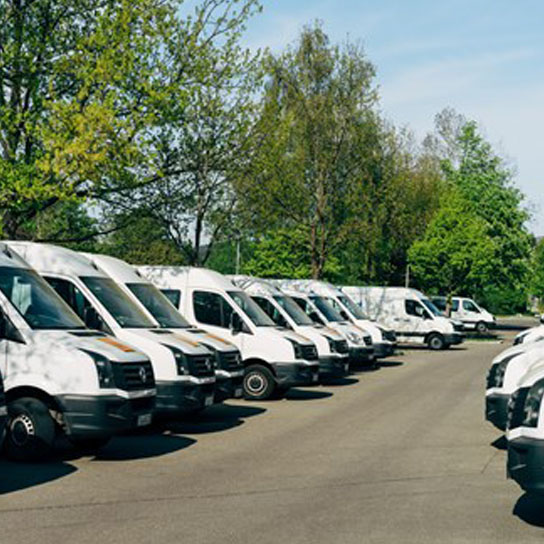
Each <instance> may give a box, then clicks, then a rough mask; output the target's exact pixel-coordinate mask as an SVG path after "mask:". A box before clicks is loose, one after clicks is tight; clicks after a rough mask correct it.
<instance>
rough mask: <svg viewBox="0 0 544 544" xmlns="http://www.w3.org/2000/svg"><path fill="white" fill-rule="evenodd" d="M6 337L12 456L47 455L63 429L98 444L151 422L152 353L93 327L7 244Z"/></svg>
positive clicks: (1, 367) (1, 261) (1, 338)
mask: <svg viewBox="0 0 544 544" xmlns="http://www.w3.org/2000/svg"><path fill="white" fill-rule="evenodd" d="M0 343H1V344H2V345H3V347H2V352H3V354H4V356H3V358H2V360H1V361H0V373H1V374H2V376H3V377H4V387H5V395H6V400H7V403H8V411H9V421H8V428H7V436H6V439H5V443H4V447H5V450H6V452H7V455H8V456H9V457H11V458H13V459H20V460H38V459H40V458H42V457H44V456H45V455H47V453H48V452H49V451H50V450H51V448H52V447H53V443H54V440H55V436H56V434H57V433H58V432H62V433H64V434H66V435H67V437H68V438H69V439H70V440H71V441H72V442H74V443H75V444H78V445H82V446H84V447H92V448H97V447H99V446H101V445H104V444H105V443H106V442H107V441H108V440H109V438H110V437H111V436H112V435H114V434H115V433H117V432H119V431H124V430H128V429H133V428H135V427H139V426H144V425H149V424H150V423H151V417H152V412H153V409H154V403H155V393H156V391H155V380H154V377H153V369H152V367H151V364H150V362H149V359H148V358H147V357H146V356H145V355H143V354H142V353H140V352H138V351H136V350H135V349H134V348H133V347H131V346H130V345H129V344H125V343H124V342H118V341H116V340H115V339H113V338H111V337H110V336H108V335H106V334H104V333H102V332H98V331H94V330H88V329H87V328H86V327H85V325H84V323H83V322H82V321H81V320H80V319H79V317H78V316H77V315H76V314H75V313H74V312H73V311H72V310H71V309H70V308H69V307H68V306H67V305H66V304H65V303H64V302H63V300H62V299H61V298H60V297H59V296H58V295H57V294H56V293H55V292H54V291H53V289H51V287H50V286H49V285H48V284H47V283H46V282H45V281H44V280H43V279H42V278H41V277H40V276H39V275H38V274H37V273H36V272H35V271H34V270H32V269H31V267H30V265H29V264H28V263H26V262H25V261H24V260H23V259H22V258H21V257H20V256H19V255H17V254H16V252H15V251H13V249H11V248H9V247H8V246H7V245H6V244H4V243H1V244H0Z"/></svg>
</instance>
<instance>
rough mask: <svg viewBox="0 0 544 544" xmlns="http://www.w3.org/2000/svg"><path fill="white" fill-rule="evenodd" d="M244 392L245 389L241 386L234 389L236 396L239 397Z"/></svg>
mask: <svg viewBox="0 0 544 544" xmlns="http://www.w3.org/2000/svg"><path fill="white" fill-rule="evenodd" d="M242 393H243V389H242V388H241V387H239V388H238V389H236V390H235V391H234V396H235V397H236V398H239V397H241V396H242Z"/></svg>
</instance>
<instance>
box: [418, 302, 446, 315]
mask: <svg viewBox="0 0 544 544" xmlns="http://www.w3.org/2000/svg"><path fill="white" fill-rule="evenodd" d="M420 300H421V302H422V303H423V304H424V305H425V307H426V308H427V310H429V312H431V314H432V315H434V316H436V317H444V314H443V313H442V312H441V311H440V310H439V309H438V308H437V307H436V306H435V305H434V304H433V303H432V302H431V301H430V300H429V299H428V298H422V299H420Z"/></svg>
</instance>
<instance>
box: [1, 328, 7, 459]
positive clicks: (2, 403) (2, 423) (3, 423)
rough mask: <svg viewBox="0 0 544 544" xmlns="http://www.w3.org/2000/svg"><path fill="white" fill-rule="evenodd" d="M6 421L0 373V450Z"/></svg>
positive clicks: (4, 398)
mask: <svg viewBox="0 0 544 544" xmlns="http://www.w3.org/2000/svg"><path fill="white" fill-rule="evenodd" d="M0 324H1V322H0ZM5 334H6V333H5V331H1V330H0V338H3V337H4V336H5ZM7 419H8V408H7V406H6V395H5V393H4V380H3V378H2V372H1V371H0V449H1V448H2V443H3V442H4V435H5V434H6V422H7Z"/></svg>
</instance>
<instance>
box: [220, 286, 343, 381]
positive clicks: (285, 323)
mask: <svg viewBox="0 0 544 544" xmlns="http://www.w3.org/2000/svg"><path fill="white" fill-rule="evenodd" d="M230 280H231V281H232V282H233V283H234V285H236V286H238V287H240V289H243V290H244V291H245V292H246V293H247V294H248V295H249V296H250V297H251V298H252V299H253V300H254V301H255V302H256V303H257V304H258V305H259V306H260V307H261V309H262V310H263V311H264V312H265V313H266V314H267V315H268V317H270V319H272V321H274V323H276V325H278V326H280V327H284V328H286V329H291V330H294V331H295V332H296V333H298V334H300V335H301V336H304V337H305V338H308V339H309V340H310V341H312V342H313V343H314V344H315V346H316V348H317V354H318V357H319V376H320V377H336V376H345V375H346V374H349V348H348V343H347V341H346V340H345V339H344V338H343V337H342V335H341V334H339V333H338V332H337V331H335V330H334V329H331V328H330V327H325V326H324V325H318V324H316V323H314V322H313V321H312V320H311V319H310V318H309V317H308V316H307V315H306V313H305V312H303V311H302V309H301V308H300V306H299V305H298V304H297V303H296V302H295V301H294V300H293V299H292V298H291V297H289V296H287V295H285V294H284V293H282V291H280V290H279V289H278V288H277V287H275V286H274V285H272V284H270V283H268V282H267V281H265V280H258V279H255V278H251V277H248V276H232V277H230Z"/></svg>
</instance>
